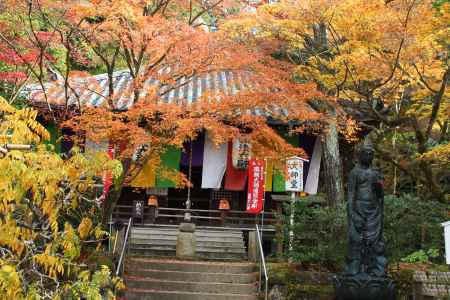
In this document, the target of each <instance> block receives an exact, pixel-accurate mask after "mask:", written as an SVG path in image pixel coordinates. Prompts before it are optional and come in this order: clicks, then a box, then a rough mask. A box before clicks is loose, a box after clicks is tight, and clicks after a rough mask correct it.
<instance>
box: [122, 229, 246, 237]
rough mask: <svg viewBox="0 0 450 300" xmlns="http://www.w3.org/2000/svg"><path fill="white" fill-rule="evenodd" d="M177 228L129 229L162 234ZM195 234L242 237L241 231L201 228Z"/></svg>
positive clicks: (138, 232)
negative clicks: (204, 229) (205, 229)
mask: <svg viewBox="0 0 450 300" xmlns="http://www.w3.org/2000/svg"><path fill="white" fill-rule="evenodd" d="M178 232H179V231H178V230H164V229H159V228H155V229H137V228H133V229H132V230H131V233H132V234H148V235H151V234H164V235H177V234H178ZM195 235H196V236H229V237H242V232H241V231H209V230H208V231H202V230H196V231H195Z"/></svg>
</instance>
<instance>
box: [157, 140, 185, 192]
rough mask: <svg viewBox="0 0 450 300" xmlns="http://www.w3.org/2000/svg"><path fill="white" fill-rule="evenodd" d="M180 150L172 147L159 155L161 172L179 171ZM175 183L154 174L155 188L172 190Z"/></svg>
mask: <svg viewBox="0 0 450 300" xmlns="http://www.w3.org/2000/svg"><path fill="white" fill-rule="evenodd" d="M180 159H181V149H179V148H176V147H174V146H169V147H167V150H166V151H165V152H164V153H163V154H162V155H161V170H164V169H165V170H168V171H174V172H175V171H176V172H178V171H179V170H180ZM175 186H176V183H175V182H173V181H172V180H170V179H168V178H164V177H163V175H162V174H161V173H159V174H156V187H157V188H173V187H175Z"/></svg>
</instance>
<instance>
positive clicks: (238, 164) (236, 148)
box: [232, 139, 251, 169]
mask: <svg viewBox="0 0 450 300" xmlns="http://www.w3.org/2000/svg"><path fill="white" fill-rule="evenodd" d="M250 154H251V144H250V141H248V140H242V139H236V140H234V141H233V151H232V158H233V167H234V168H236V169H247V167H248V161H249V160H250Z"/></svg>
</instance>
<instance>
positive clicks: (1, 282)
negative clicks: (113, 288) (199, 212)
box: [0, 97, 121, 299]
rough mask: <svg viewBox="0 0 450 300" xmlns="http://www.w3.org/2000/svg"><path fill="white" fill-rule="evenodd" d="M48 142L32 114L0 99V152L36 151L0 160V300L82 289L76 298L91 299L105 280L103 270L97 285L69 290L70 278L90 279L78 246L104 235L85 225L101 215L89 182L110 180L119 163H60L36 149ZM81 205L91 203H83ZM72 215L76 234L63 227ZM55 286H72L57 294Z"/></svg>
mask: <svg viewBox="0 0 450 300" xmlns="http://www.w3.org/2000/svg"><path fill="white" fill-rule="evenodd" d="M48 138H49V136H48V132H47V131H46V130H45V128H44V127H42V125H40V124H39V123H38V122H37V121H36V111H34V110H32V109H29V108H25V109H21V110H18V109H15V108H13V107H12V106H10V105H9V104H8V103H7V102H6V101H5V100H4V99H3V98H1V97H0V145H1V144H2V143H21V144H33V145H34V146H35V147H34V148H33V149H32V150H31V151H17V150H15V151H9V152H8V153H7V154H6V155H3V156H1V157H0V216H1V217H0V227H1V230H0V247H2V248H4V249H5V251H7V252H6V253H8V254H7V255H5V256H4V257H2V258H1V260H0V299H7V298H10V299H39V297H40V296H41V295H43V294H44V293H46V294H47V295H50V296H51V297H52V298H54V299H58V298H60V299H65V296H64V295H66V293H68V292H70V293H71V290H72V289H74V290H77V286H79V285H81V286H88V287H89V289H88V291H87V292H86V291H84V290H80V291H79V295H91V294H92V295H95V297H97V298H98V297H99V295H100V294H99V289H100V288H101V287H104V286H107V285H108V284H105V282H109V281H110V280H111V278H110V273H108V272H106V271H104V270H103V269H102V270H101V271H98V272H100V273H99V275H98V276H99V278H101V282H97V283H91V282H82V283H80V282H76V278H73V276H74V274H78V273H79V272H80V271H83V270H86V271H87V272H90V271H88V270H87V269H86V267H85V266H83V265H82V264H80V263H79V261H78V259H79V258H80V254H81V252H82V251H85V250H83V246H84V244H83V243H82V241H84V240H87V239H89V240H91V239H97V238H99V237H100V236H104V234H105V232H104V231H103V230H102V229H101V227H100V225H98V224H94V222H93V219H92V218H93V217H95V214H98V213H99V211H100V210H99V209H98V208H96V206H95V202H94V201H92V200H93V197H94V194H93V183H94V177H95V176H97V175H98V174H101V173H103V172H105V171H109V172H112V171H113V169H116V171H115V172H114V174H115V176H116V177H117V176H118V175H119V174H118V173H119V172H120V171H121V168H120V166H118V165H120V163H118V162H117V161H112V160H110V159H108V158H107V157H106V156H89V157H86V156H84V155H83V154H81V153H78V152H74V153H73V156H72V157H71V158H70V159H69V160H66V161H65V160H63V159H62V158H61V157H60V156H59V155H58V154H56V153H54V152H52V151H49V150H47V147H45V146H43V144H41V143H42V141H43V140H46V139H48ZM81 187H82V188H81ZM86 198H87V199H89V198H91V199H92V200H91V201H90V202H86ZM80 204H83V205H84V206H86V205H88V208H87V209H86V210H84V206H81V207H80V206H79V205H80ZM92 205H93V206H92ZM74 212H76V213H74ZM71 214H73V215H72V218H71V219H70V220H71V222H73V219H74V218H73V217H74V216H75V217H78V216H81V218H80V219H81V221H80V223H79V224H76V225H75V226H76V227H75V228H77V230H75V229H74V227H73V226H72V225H71V224H70V223H69V222H67V220H66V219H65V218H67V217H68V216H69V215H71ZM97 219H98V218H97ZM60 224H64V226H60ZM61 227H63V228H61ZM94 228H95V230H93V229H94ZM18 262H20V264H18ZM16 268H17V269H16ZM74 279H75V281H74ZM99 280H100V279H99ZM55 281H56V282H61V283H62V282H72V283H71V284H70V285H68V287H67V286H65V285H63V284H61V287H59V288H56V286H55V284H54V283H55ZM25 288H26V290H24V289H25ZM67 289H68V290H69V291H68V290H67ZM86 293H87V294H86ZM24 295H26V296H24ZM80 297H81V296H80ZM89 297H90V296H89ZM89 297H87V298H89ZM95 297H94V298H95ZM94 298H92V299H94Z"/></svg>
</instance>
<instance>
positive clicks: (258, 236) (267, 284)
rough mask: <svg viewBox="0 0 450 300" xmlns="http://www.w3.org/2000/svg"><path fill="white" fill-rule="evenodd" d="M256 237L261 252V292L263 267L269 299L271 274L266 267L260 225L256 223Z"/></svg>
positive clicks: (266, 297)
mask: <svg viewBox="0 0 450 300" xmlns="http://www.w3.org/2000/svg"><path fill="white" fill-rule="evenodd" d="M256 239H257V241H258V243H257V245H258V246H257V247H258V248H259V254H260V264H259V265H260V277H259V292H261V281H262V280H261V279H262V272H261V268H262V269H263V271H264V278H265V284H266V286H265V297H264V299H265V300H267V299H268V286H269V276H268V275H267V267H266V259H265V257H264V250H263V247H262V240H261V234H260V232H259V226H258V224H256Z"/></svg>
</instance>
